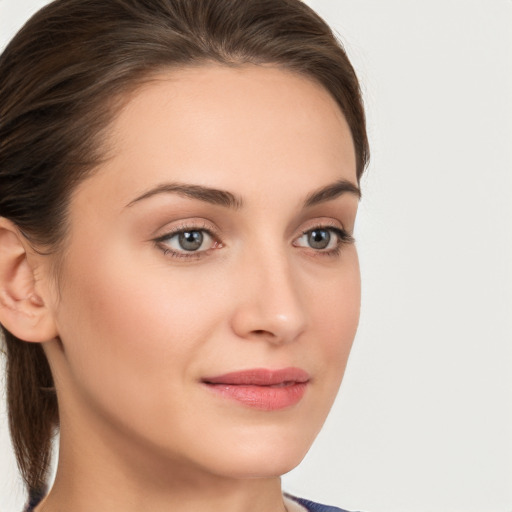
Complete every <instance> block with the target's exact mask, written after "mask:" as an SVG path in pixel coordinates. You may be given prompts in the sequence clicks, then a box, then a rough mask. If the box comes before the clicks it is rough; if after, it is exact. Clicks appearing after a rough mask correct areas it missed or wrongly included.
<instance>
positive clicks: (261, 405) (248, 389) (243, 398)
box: [205, 382, 308, 411]
mask: <svg viewBox="0 0 512 512" xmlns="http://www.w3.org/2000/svg"><path fill="white" fill-rule="evenodd" d="M307 384H308V383H307V382H293V383H290V384H286V385H284V386H254V385H234V384H205V385H206V386H208V388H209V389H210V390H212V391H213V392H214V393H217V394H219V395H220V396H222V397H224V398H228V399H231V400H236V401H237V402H240V403H242V404H243V405H246V406H248V407H251V408H253V409H259V410H262V411H276V410H279V409H286V408H287V407H291V406H292V405H295V404H297V403H298V402H300V401H301V399H302V397H303V396H304V393H305V392H306V388H307Z"/></svg>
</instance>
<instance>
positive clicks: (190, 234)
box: [178, 231, 203, 251]
mask: <svg viewBox="0 0 512 512" xmlns="http://www.w3.org/2000/svg"><path fill="white" fill-rule="evenodd" d="M178 241H179V244H180V247H181V248H182V249H184V250H185V251H197V250H198V249H199V247H201V245H202V244H203V234H202V233H201V231H185V232H184V233H180V235H179V237H178Z"/></svg>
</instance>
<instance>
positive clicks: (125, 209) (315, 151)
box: [0, 64, 360, 512]
mask: <svg viewBox="0 0 512 512" xmlns="http://www.w3.org/2000/svg"><path fill="white" fill-rule="evenodd" d="M109 134H110V137H109V138H108V140H107V141H106V143H107V146H108V148H109V155H110V158H109V160H108V161H107V162H106V163H104V164H102V166H101V167H100V168H99V169H98V170H97V171H96V172H95V173H94V174H93V175H92V176H91V177H90V178H88V179H87V180H86V181H84V182H83V183H82V184H80V185H79V186H78V188H77V189H76V191H75V193H74V195H73V197H72V201H71V205H70V211H69V226H70V228H69V235H68V239H67V240H66V242H65V256H64V258H63V263H62V265H61V267H60V269H59V277H58V282H57V283H55V282H54V280H53V279H52V275H51V257H48V256H40V255H38V254H36V253H35V252H34V251H32V250H31V248H30V247H29V246H28V245H27V244H26V242H25V241H24V240H23V239H22V237H21V236H19V233H18V234H16V233H17V232H16V229H15V228H14V227H13V226H12V225H10V224H9V223H8V222H7V221H5V219H4V220H3V221H2V225H1V228H0V236H2V237H5V238H6V239H7V237H9V240H10V242H11V245H13V246H14V247H16V250H14V249H13V251H12V254H14V253H16V254H17V256H16V258H17V260H16V261H17V262H18V264H17V266H16V268H17V269H18V271H16V270H13V269H14V267H15V266H14V264H13V265H11V267H9V266H8V264H7V263H6V262H8V261H11V262H13V261H14V257H13V258H11V260H9V257H8V255H4V256H3V260H2V262H3V263H2V265H3V267H2V268H4V269H7V270H4V271H3V273H2V275H3V276H7V277H5V278H3V282H2V292H3V296H4V297H10V298H9V300H10V301H11V303H13V301H14V298H13V297H14V295H16V293H15V292H14V291H13V289H15V288H16V287H15V284H13V283H14V280H15V277H13V276H15V275H16V272H18V274H19V273H20V272H23V273H24V276H25V277H24V278H21V277H19V276H18V278H17V279H18V281H20V282H21V281H23V286H24V290H23V292H19V293H17V296H18V298H20V297H21V296H24V297H25V298H26V297H28V298H29V300H25V302H24V303H23V304H22V303H21V302H19V301H18V303H17V306H16V307H11V308H10V309H9V307H7V306H5V305H3V306H2V319H1V320H2V321H3V322H4V325H6V326H7V327H8V328H10V329H11V331H12V332H13V333H14V334H16V333H17V330H16V329H17V327H16V326H17V325H18V326H20V329H19V330H18V332H19V334H20V335H21V334H23V336H22V337H23V338H24V339H27V340H28V341H36V342H41V341H45V343H44V345H43V346H44V348H45V351H46V353H47V356H48V358H49V361H50V364H51V368H52V372H53V374H54V377H55V383H56V388H57V393H58V397H59V407H60V415H61V446H60V459H59V467H58V472H57V478H56V481H55V485H54V487H53V490H52V492H51V493H50V495H49V496H48V498H47V499H46V500H45V501H44V502H43V503H42V504H41V505H40V506H39V507H38V509H37V510H38V511H39V512H40V511H44V512H56V511H59V510H73V512H89V511H98V510H108V511H110V512H116V511H121V510H122V511H123V512H131V511H140V510H151V511H152V512H160V511H162V512H164V511H170V510H180V512H184V511H185V512H186V511H194V512H197V511H199V512H209V511H219V510H223V511H224V512H237V511H242V510H243V511H244V512H263V511H265V512H269V511H279V510H284V508H285V505H284V502H283V497H282V494H281V486H280V475H282V474H283V473H285V472H287V471H289V470H291V469H292V468H293V467H295V466H296V465H297V464H298V463H299V462H300V461H301V460H302V458H303V457H304V455H305V454H306V452H307V450H308V449H309V447H310V445H311V443H312V442H313V440H314V438H315V436H316V435H317V433H318V431H319V430H320V428H321V426H322V424H323V422H324V420H325V418H326V416H327V413H328V411H329V409H330V407H331V405H332V403H333V401H334V398H335V396H336V393H337V390H338V387H339V385H340V382H341V378H342V376H343V372H344V369H345V365H346V362H347V358H348V355H349V351H350V347H351V345H352V341H353V338H354V336H355V332H356V328H357V323H358V319H359V303H360V278H359V266H358V259H357V253H356V248H355V245H354V244H353V243H352V241H351V239H350V234H351V233H352V232H353V228H354V222H355V217H356V211H357V206H358V195H357V193H355V191H357V179H356V170H355V169H356V166H355V154H354V148H353V143H352V138H351V134H350V130H349V128H348V125H347V123H346V121H345V119H344V117H343V115H342V113H341V111H340V109H339V107H338V106H337V104H336V103H335V101H334V100H333V99H332V98H331V97H330V95H329V94H328V93H327V92H326V90H324V89H323V88H322V87H321V86H319V85H318V84H316V83H313V82H312V81H311V80H309V79H307V78H304V77H302V76H298V75H297V74H293V73H291V72H288V71H283V70H280V69H277V68H275V67H272V66H252V65H246V66H241V67H233V68H227V67H223V66H219V65H214V64H212V65H205V66H201V67H197V68H189V69H185V70H171V71H169V72H167V73H162V74H160V75H159V76H158V77H156V78H155V80H152V81H151V82H149V83H147V84H145V85H144V86H143V87H141V88H140V89H139V90H138V91H136V93H135V94H134V95H133V96H132V97H131V99H130V100H129V102H128V103H127V105H126V106H125V108H124V109H123V110H122V112H121V113H120V115H119V116H118V117H117V118H116V119H115V121H114V122H113V123H112V126H111V128H110V130H109ZM340 180H341V181H340ZM347 184H350V185H347ZM198 187H202V188H201V189H199V188H198ZM326 187H327V189H326V190H324V192H326V193H324V194H323V195H319V194H318V192H319V191H322V190H323V189H325V188H326ZM205 188H207V189H208V190H207V191H205V190H204V189H205ZM210 189H214V192H211V190H210ZM351 189H353V190H351ZM218 191H223V192H222V193H219V192H218ZM315 194H316V196H315ZM313 230H316V233H312V231H313ZM184 231H188V232H189V233H191V234H190V235H188V238H187V237H184V235H183V232H184ZM180 233H181V241H180ZM344 233H346V234H344ZM13 237H15V238H16V240H18V244H17V243H16V240H14V238H13ZM201 238H202V240H201ZM326 240H327V241H328V243H327V245H326V247H325V248H324V247H323V246H322V243H323V241H326ZM20 247H22V248H23V251H24V252H23V251H20ZM191 248H192V249H195V250H190V249H191ZM16 251H17V252H16ZM20 254H21V255H22V256H20ZM20 257H21V259H22V260H23V258H25V260H24V263H23V264H22V266H23V269H21V268H20V264H19V261H20ZM30 272H31V274H29V273H30ZM27 276H29V277H28V278H27ZM27 282H28V283H29V284H28V285H27ZM6 283H7V284H9V283H10V288H9V290H10V291H6V290H7V288H8V286H7V284H6ZM7 302H8V300H7V299H6V300H4V301H3V303H4V304H6V303H7ZM11 305H12V304H11ZM24 307H26V308H32V309H31V313H30V315H31V317H36V318H39V319H40V320H38V322H32V324H33V325H32V324H31V326H32V327H31V328H30V329H31V330H30V329H29V330H28V331H27V329H26V328H25V332H22V330H23V329H22V327H21V326H22V325H24V323H23V321H21V320H20V318H21V317H23V315H24V314H25V313H24V311H25V310H24V309H23V308H24ZM16 308H17V313H16V315H15V314H14V313H13V314H10V313H9V311H11V312H12V311H14V309H16ZM20 310H21V313H20ZM27 311H28V309H27ZM27 315H28V316H30V315H29V314H28V313H27ZM28 316H27V317H28ZM16 318H17V319H18V320H16ZM25 323H26V322H25ZM38 325H41V326H42V327H40V329H39V330H38ZM286 367H298V368H302V369H304V370H305V371H307V372H308V373H309V375H310V380H309V382H308V385H307V389H306V393H305V395H304V397H303V399H302V400H301V401H300V402H299V403H298V404H295V405H293V406H291V407H287V408H284V409H280V410H276V411H264V410H260V409H254V408H251V407H248V406H246V405H243V404H240V403H239V402H237V401H234V400H229V399H226V398H223V397H221V396H218V395H217V394H215V393H212V392H211V391H210V390H209V389H208V388H207V387H206V386H205V385H204V383H203V381H202V379H204V378H205V377H208V376H214V375H221V374H225V373H228V372H233V371H240V370H247V369H251V368H266V369H279V368H286Z"/></svg>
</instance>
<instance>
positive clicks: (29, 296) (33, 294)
mask: <svg viewBox="0 0 512 512" xmlns="http://www.w3.org/2000/svg"><path fill="white" fill-rule="evenodd" d="M27 248H28V243H27V241H26V240H25V239H24V237H23V235H22V234H21V232H20V231H19V229H18V228H17V227H16V226H15V225H14V224H13V223H12V222H11V221H9V220H8V219H5V218H3V217H0V323H1V324H2V325H3V326H4V327H5V328H6V329H7V330H8V331H9V332H11V333H12V334H14V336H16V337H17V338H19V339H22V340H24V341H32V342H44V341H48V340H50V339H53V338H55V337H56V336H57V332H56V328H55V322H54V320H53V315H52V312H51V311H50V310H49V309H48V307H47V305H46V304H45V301H44V299H43V297H42V296H41V294H40V293H39V292H38V290H37V289H36V288H37V287H36V279H35V274H34V268H32V266H31V264H30V260H29V257H28V253H27Z"/></svg>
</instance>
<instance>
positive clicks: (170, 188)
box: [126, 183, 243, 210]
mask: <svg viewBox="0 0 512 512" xmlns="http://www.w3.org/2000/svg"><path fill="white" fill-rule="evenodd" d="M164 193H174V194H178V195H180V196H185V197H190V198H191V199H198V200H199V201H204V202H206V203H210V204H215V205H218V206H224V207H226V208H233V209H235V210H237V209H239V208H241V207H242V206H243V200H242V198H241V197H238V196H236V195H235V194H232V193H231V192H228V191H227V190H219V189H216V188H210V187H203V186H202V185H191V184H186V183H163V184H162V185H158V186H156V187H155V188H152V189H151V190H148V191H147V192H144V194H142V195H140V196H138V197H136V198H135V199H134V200H133V201H130V202H129V203H128V204H127V205H126V206H127V207H130V206H133V205H134V204H135V203H138V202H139V201H142V200H143V199H148V198H149V197H153V196H155V195H157V194H164Z"/></svg>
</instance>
